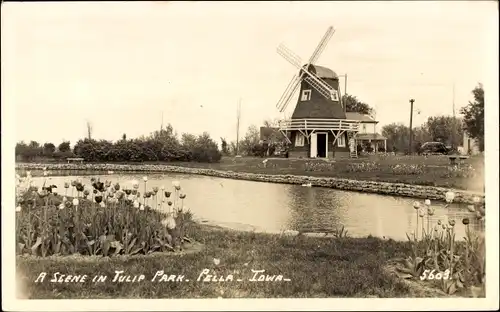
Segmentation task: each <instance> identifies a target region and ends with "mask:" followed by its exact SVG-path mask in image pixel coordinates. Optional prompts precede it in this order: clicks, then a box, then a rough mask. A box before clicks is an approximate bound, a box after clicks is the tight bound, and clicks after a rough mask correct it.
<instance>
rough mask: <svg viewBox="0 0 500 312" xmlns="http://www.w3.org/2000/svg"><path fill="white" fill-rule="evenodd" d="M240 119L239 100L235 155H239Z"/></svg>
mask: <svg viewBox="0 0 500 312" xmlns="http://www.w3.org/2000/svg"><path fill="white" fill-rule="evenodd" d="M240 119H241V98H240V99H239V101H238V107H237V109H236V155H239V154H240Z"/></svg>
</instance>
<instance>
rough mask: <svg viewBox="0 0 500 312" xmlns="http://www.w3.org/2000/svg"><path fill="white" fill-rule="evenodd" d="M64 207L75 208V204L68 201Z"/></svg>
mask: <svg viewBox="0 0 500 312" xmlns="http://www.w3.org/2000/svg"><path fill="white" fill-rule="evenodd" d="M64 206H66V208H71V207H72V206H73V203H72V202H70V201H69V200H68V201H65V202H64Z"/></svg>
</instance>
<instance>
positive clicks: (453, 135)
mask: <svg viewBox="0 0 500 312" xmlns="http://www.w3.org/2000/svg"><path fill="white" fill-rule="evenodd" d="M452 105H453V125H452V126H453V132H452V134H451V148H452V149H453V150H455V148H456V146H455V139H456V134H455V132H457V120H456V118H455V83H453V101H452Z"/></svg>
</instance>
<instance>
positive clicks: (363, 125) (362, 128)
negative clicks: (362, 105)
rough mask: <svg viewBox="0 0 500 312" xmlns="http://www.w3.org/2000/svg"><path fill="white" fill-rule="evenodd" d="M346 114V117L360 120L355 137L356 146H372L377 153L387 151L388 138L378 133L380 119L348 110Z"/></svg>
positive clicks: (372, 149)
mask: <svg viewBox="0 0 500 312" xmlns="http://www.w3.org/2000/svg"><path fill="white" fill-rule="evenodd" d="M345 114H346V119H349V120H359V121H360V125H359V131H358V133H357V135H356V136H355V138H354V140H355V144H356V146H361V147H363V148H365V149H366V147H368V146H370V147H371V151H373V152H375V153H378V152H381V151H383V152H386V151H387V138H386V137H384V136H383V135H381V134H379V133H377V124H378V121H376V120H375V119H374V118H373V117H372V116H370V115H367V114H361V113H356V112H346V113H345ZM358 152H360V151H358Z"/></svg>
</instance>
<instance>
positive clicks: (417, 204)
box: [413, 201, 420, 209]
mask: <svg viewBox="0 0 500 312" xmlns="http://www.w3.org/2000/svg"><path fill="white" fill-rule="evenodd" d="M413 208H415V209H419V208H420V203H419V202H418V201H414V202H413Z"/></svg>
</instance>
